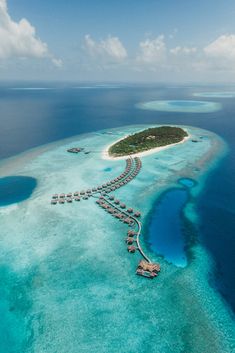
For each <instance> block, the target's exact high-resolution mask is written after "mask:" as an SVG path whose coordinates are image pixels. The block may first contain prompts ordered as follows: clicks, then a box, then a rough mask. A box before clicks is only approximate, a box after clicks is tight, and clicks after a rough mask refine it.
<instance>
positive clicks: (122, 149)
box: [108, 126, 188, 157]
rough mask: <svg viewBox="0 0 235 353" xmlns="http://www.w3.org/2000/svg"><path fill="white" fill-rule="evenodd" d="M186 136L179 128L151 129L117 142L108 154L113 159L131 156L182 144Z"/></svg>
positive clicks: (162, 127) (163, 127) (161, 127)
mask: <svg viewBox="0 0 235 353" xmlns="http://www.w3.org/2000/svg"><path fill="white" fill-rule="evenodd" d="M187 136H188V134H187V132H186V131H185V130H183V129H181V128H179V127H174V126H160V127H153V128H149V129H146V130H143V131H140V132H137V133H135V134H132V135H129V136H127V137H125V138H124V139H121V140H119V141H117V142H116V143H115V144H113V145H112V146H110V147H109V150H108V153H109V155H111V156H113V157H122V156H125V155H132V154H135V153H139V152H144V151H148V150H150V149H153V148H158V147H164V146H168V145H171V144H176V143H179V142H182V141H183V140H184V139H185V138H186V137H187Z"/></svg>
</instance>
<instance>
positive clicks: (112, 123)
mask: <svg viewBox="0 0 235 353" xmlns="http://www.w3.org/2000/svg"><path fill="white" fill-rule="evenodd" d="M75 86H76V87H77V88H74V87H75ZM78 86H79V85H78V84H77V85H71V84H58V83H57V84H49V83H47V84H45V83H43V84H42V83H36V82H34V83H32V82H31V83H27V84H26V83H15V84H13V83H11V84H5V85H3V84H2V85H1V86H0V159H3V158H7V157H11V156H14V155H16V154H18V153H20V152H23V151H26V150H28V149H30V148H33V147H37V146H40V145H42V144H46V143H49V142H53V141H57V140H60V139H64V138H66V137H70V136H73V135H77V134H81V133H85V132H91V131H95V130H100V129H105V128H111V127H112V128H113V127H118V126H123V125H130V124H138V123H144V124H145V123H161V124H169V123H173V124H184V125H192V126H197V127H201V128H204V129H208V130H210V131H213V132H215V133H217V134H218V135H220V136H221V137H222V138H223V139H224V140H225V141H226V142H227V144H228V146H229V153H228V155H227V156H226V157H225V158H224V159H223V160H222V162H221V163H220V164H219V166H218V167H217V169H216V170H214V171H213V172H211V175H210V176H209V178H208V180H207V184H206V187H205V188H204V190H203V192H202V193H201V195H200V197H199V198H198V200H197V211H198V214H199V219H200V221H199V222H200V224H199V225H198V229H199V237H200V241H201V242H202V243H203V244H204V246H205V247H206V248H207V249H208V251H209V252H210V254H211V256H212V259H213V261H214V267H213V271H212V273H211V274H210V280H211V285H213V286H216V288H218V290H219V292H220V293H221V295H222V297H223V298H224V299H225V300H226V301H227V303H228V304H229V305H230V306H231V307H232V309H233V310H234V312H235V265H234V258H235V202H234V195H235V178H234V175H235V153H234V151H235V133H234V131H235V98H209V99H208V98H205V100H210V101H214V102H219V103H221V104H222V106H223V109H222V110H220V111H218V112H213V113H200V114H195V113H172V112H171V113H167V112H157V111H148V110H139V109H136V107H135V104H137V103H139V102H145V101H151V100H156V99H160V100H164V99H168V100H170V99H173V100H177V99H183V100H187V99H188V100H192V99H195V100H203V99H202V98H196V97H193V96H192V94H193V93H194V92H203V91H204V92H207V91H216V90H217V91H223V90H224V91H229V90H231V91H232V90H234V88H232V87H221V86H220V87H218V86H217V87H212V86H209V87H206V86H205V85H204V86H202V87H200V86H168V87H167V86H164V85H162V86H160V85H158V86H157V85H156V86H154V85H132V84H129V85H127V84H126V85H114V86H113V87H108V86H103V87H100V86H97V87H95V88H86V89H84V88H83V87H82V88H81V87H80V88H78ZM80 86H81V85H80ZM89 86H91V85H89ZM27 87H43V88H49V89H41V90H38V89H36V90H29V89H21V88H27ZM12 88H19V89H12ZM15 181H16V182H18V180H15ZM5 182H6V180H5ZM20 182H23V183H24V181H20ZM31 182H32V184H31V187H32V189H33V187H34V186H35V185H34V181H31ZM2 183H3V181H2ZM2 185H3V184H2ZM23 187H24V186H23ZM6 195H7V196H6ZM5 196H6V199H7V198H8V197H11V195H8V194H7V193H5ZM22 197H24V196H22ZM6 202H7V201H6Z"/></svg>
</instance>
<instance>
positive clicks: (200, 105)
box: [136, 100, 222, 113]
mask: <svg viewBox="0 0 235 353" xmlns="http://www.w3.org/2000/svg"><path fill="white" fill-rule="evenodd" d="M136 107H137V108H139V109H145V110H156V111H162V112H178V113H212V112H216V111H218V110H220V109H221V107H222V106H221V104H220V103H216V102H206V101H194V100H155V101H150V102H143V103H138V104H137V105H136Z"/></svg>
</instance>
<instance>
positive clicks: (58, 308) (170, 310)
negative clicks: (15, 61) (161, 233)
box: [0, 125, 234, 353]
mask: <svg viewBox="0 0 235 353" xmlns="http://www.w3.org/2000/svg"><path fill="white" fill-rule="evenodd" d="M146 127H147V126H146V125H141V126H129V127H122V128H118V129H111V130H109V132H108V133H105V134H104V133H102V132H101V133H90V134H86V135H81V136H75V137H73V138H71V139H67V140H63V141H60V142H58V143H53V144H50V145H47V146H43V147H41V148H37V149H34V150H31V151H29V152H27V153H24V154H22V155H19V156H18V157H14V158H11V159H9V160H5V161H3V162H1V164H0V172H1V176H2V177H6V176H10V175H17V176H22V177H23V176H30V177H32V178H35V179H36V180H37V186H36V188H35V190H34V192H33V193H32V195H31V196H30V197H29V198H28V199H26V200H25V201H23V202H21V203H17V204H12V205H9V206H6V207H2V208H1V209H0V217H1V238H0V241H1V246H0V249H1V277H0V280H1V286H0V298H1V299H0V310H1V317H2V320H1V324H0V325H1V326H0V328H1V332H2V339H1V341H0V352H4V353H8V352H9V353H10V352H14V353H28V352H30V353H31V352H37V353H58V352H59V353H68V352H69V353H77V352H79V353H86V352H87V353H90V352H97V353H120V352H123V353H136V352H138V353H147V352H148V353H149V352H151V353H155V352H156V353H159V352H161V353H180V352H187V353H189V352H190V353H194V352H195V353H203V352H207V353H210V352H211V353H212V352H213V353H216V352H218V353H221V352H223V353H231V352H232V351H233V350H234V342H233V340H232V339H233V335H234V329H233V321H232V317H231V313H230V312H229V309H228V308H227V307H226V306H225V304H224V303H223V301H222V299H221V297H220V296H219V294H218V293H217V292H216V291H215V290H214V289H213V288H212V287H211V286H210V285H209V283H208V276H209V273H210V269H211V266H212V263H211V260H210V258H209V256H208V254H207V253H206V251H205V249H204V248H203V247H202V246H201V245H200V243H199V242H195V241H191V240H192V239H191V238H190V236H188V235H187V234H185V233H183V232H182V237H185V238H181V239H179V240H180V241H181V242H185V243H187V247H186V248H185V249H184V256H185V258H186V259H187V263H186V264H185V267H181V266H177V263H174V261H173V262H172V263H170V262H169V261H166V259H165V257H164V251H166V250H164V249H163V250H162V249H161V248H160V247H159V248H158V246H157V239H158V230H157V229H156V239H155V243H156V246H155V248H154V249H152V248H151V246H150V243H149V234H148V228H149V224H150V219H151V212H152V210H153V206H154V205H156V204H157V203H158V200H160V198H161V196H162V195H163V194H164V193H166V192H167V190H171V189H173V188H176V189H177V188H178V189H179V190H185V188H187V191H188V192H189V198H188V200H187V203H186V204H185V206H184V207H183V206H182V207H183V208H182V210H181V211H182V212H183V214H184V218H185V220H187V222H188V223H189V224H191V228H192V229H194V227H195V225H196V219H197V216H196V214H195V211H194V204H195V200H196V197H197V194H198V193H199V192H200V189H201V188H202V187H203V184H204V180H205V178H206V175H207V174H208V172H209V170H210V169H211V168H213V167H214V166H215V165H216V164H217V163H218V161H219V159H220V158H221V156H222V154H223V153H224V148H225V147H224V143H223V141H221V139H220V138H219V137H218V136H216V135H215V134H212V133H210V132H208V131H205V130H201V129H197V128H192V127H186V128H187V130H188V132H189V133H190V135H191V137H190V139H189V140H187V141H186V142H185V143H183V144H178V145H176V146H172V147H170V148H168V149H165V150H162V151H161V152H159V153H157V154H156V153H155V154H150V155H148V156H145V157H142V163H143V169H142V171H141V172H140V174H139V175H138V176H137V178H136V179H135V180H134V181H133V182H131V183H130V184H128V185H127V186H125V187H123V188H121V189H119V190H118V191H115V194H116V195H117V196H118V198H120V199H121V200H123V201H125V202H126V203H127V205H130V206H132V207H134V208H137V209H139V210H141V212H142V214H143V217H142V220H143V223H144V229H145V231H144V232H143V234H142V238H141V244H142V246H143V248H144V250H145V251H146V253H147V254H148V255H149V257H150V258H151V259H152V260H153V261H158V262H160V263H161V268H162V271H161V274H160V276H159V277H158V278H157V279H156V280H152V281H151V280H146V279H144V278H141V277H138V276H136V275H135V269H136V265H137V263H138V261H139V259H140V255H139V254H134V255H130V254H128V253H127V251H126V244H125V242H124V238H125V236H126V231H127V227H126V226H125V225H123V224H121V223H119V222H117V221H116V220H115V219H113V218H112V217H110V215H108V214H107V213H105V212H104V211H103V210H102V209H100V208H99V207H97V206H96V204H95V200H94V199H93V198H90V199H89V200H88V201H81V202H80V203H73V204H65V205H56V206H52V205H51V204H50V198H51V195H52V194H53V193H57V192H58V193H60V192H66V193H67V192H70V191H71V192H73V191H76V190H81V189H84V188H88V187H91V186H93V185H99V184H100V183H102V182H103V181H104V180H108V179H111V178H113V177H114V176H116V175H119V174H120V173H121V172H122V171H123V169H124V167H125V162H124V161H123V160H118V161H112V160H105V159H102V154H101V151H102V150H103V149H104V147H105V146H106V145H109V144H110V143H113V142H114V141H115V140H116V139H117V138H120V137H122V136H125V135H126V134H129V133H132V132H136V131H139V130H140V129H143V128H146ZM191 139H196V140H198V141H199V139H200V141H199V142H198V143H193V142H192V141H191ZM72 146H81V147H84V148H88V149H89V150H90V151H91V153H90V154H88V155H85V154H82V153H80V154H77V155H73V154H68V153H67V152H66V149H67V148H69V147H72ZM187 179H191V180H194V181H196V182H195V184H194V185H193V187H190V185H189V183H187V182H186V185H185V181H184V184H182V183H181V184H180V183H179V181H180V180H181V181H182V180H187ZM187 237H188V238H187ZM171 250H172V249H171ZM162 252H163V253H162ZM167 255H168V254H167V251H166V257H167Z"/></svg>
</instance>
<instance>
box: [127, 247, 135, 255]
mask: <svg viewBox="0 0 235 353" xmlns="http://www.w3.org/2000/svg"><path fill="white" fill-rule="evenodd" d="M127 250H128V252H130V253H134V252H135V251H136V247H135V246H134V245H130V246H128V247H127Z"/></svg>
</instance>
